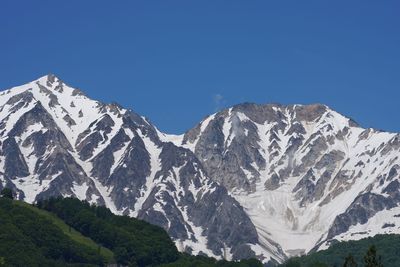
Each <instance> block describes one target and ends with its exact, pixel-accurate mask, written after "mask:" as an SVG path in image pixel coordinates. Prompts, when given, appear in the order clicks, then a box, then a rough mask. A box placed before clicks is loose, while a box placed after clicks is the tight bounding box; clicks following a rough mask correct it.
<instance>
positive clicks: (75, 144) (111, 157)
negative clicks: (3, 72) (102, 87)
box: [0, 75, 258, 259]
mask: <svg viewBox="0 0 400 267" xmlns="http://www.w3.org/2000/svg"><path fill="white" fill-rule="evenodd" d="M0 119H1V123H0V142H1V143H0V170H1V173H0V180H1V186H7V187H9V188H12V189H13V190H14V191H16V192H17V193H18V198H19V199H21V200H24V201H27V202H29V203H32V202H34V201H37V200H40V199H46V198H49V197H52V196H59V195H62V196H74V197H77V198H79V199H81V200H87V201H89V202H90V203H95V204H98V205H106V206H107V207H108V208H110V209H111V211H112V212H114V213H115V214H124V215H129V216H133V217H137V218H140V219H144V220H146V221H148V222H151V223H153V224H156V225H159V226H161V227H163V228H164V229H166V230H167V231H168V233H169V234H170V236H171V237H172V238H173V239H174V240H175V241H176V244H177V246H178V248H179V249H180V250H181V251H188V252H191V253H193V254H199V253H206V254H208V255H211V256H215V257H219V258H221V257H222V256H223V255H225V256H226V258H228V259H230V258H233V259H239V258H244V257H250V256H252V255H254V253H253V252H252V251H251V250H250V245H249V244H256V243H257V242H258V236H257V232H256V230H255V227H254V225H253V224H252V223H251V221H250V219H249V218H248V216H247V215H246V213H245V212H244V211H243V209H242V207H241V206H240V205H239V203H237V201H236V200H235V199H234V198H232V197H231V196H230V195H229V194H228V192H227V191H226V189H225V188H224V187H222V186H220V185H219V184H217V183H215V182H213V181H212V180H211V179H210V178H209V177H208V176H207V174H206V172H205V171H204V169H203V166H202V164H201V163H200V161H199V160H197V158H196V157H195V156H194V154H193V153H192V152H191V151H190V150H187V149H184V148H181V147H177V146H175V145H174V144H172V143H168V142H162V141H161V140H160V139H159V137H158V131H157V130H156V128H155V127H154V126H153V125H152V124H150V123H149V122H148V121H147V120H146V119H145V118H143V117H141V116H139V115H137V114H136V113H134V112H132V111H129V110H126V109H123V108H122V107H120V106H118V105H116V104H108V105H106V104H103V103H100V102H98V101H94V100H91V99H89V98H88V97H87V96H85V95H84V94H83V93H82V92H81V91H79V90H78V89H74V88H72V87H70V86H68V85H66V84H65V83H64V82H62V81H61V80H60V79H58V78H57V77H55V76H54V75H47V76H44V77H42V78H40V79H38V80H36V81H33V82H31V83H28V84H26V85H23V86H19V87H15V88H12V89H9V90H6V91H4V92H2V93H1V94H0ZM239 228H240V231H239V230H237V229H239Z"/></svg>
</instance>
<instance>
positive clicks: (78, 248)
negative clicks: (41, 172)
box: [0, 192, 262, 267]
mask: <svg viewBox="0 0 400 267" xmlns="http://www.w3.org/2000/svg"><path fill="white" fill-rule="evenodd" d="M2 195H3V197H1V198H0V266H38V267H39V266H106V265H107V264H112V263H117V264H120V265H121V266H165V267H173V266H182V267H185V266H188V267H189V266H199V267H201V266H216V267H217V266H218V267H219V266H220V267H228V266H229V267H230V266H232V267H260V266H262V265H261V263H260V262H259V261H257V260H255V259H249V260H242V261H240V262H228V261H217V260H215V259H213V258H208V257H203V256H190V255H188V254H185V253H179V252H178V251H177V249H176V247H175V245H174V243H173V242H172V240H171V239H170V238H169V236H168V234H167V233H166V232H165V231H164V230H163V229H162V228H160V227H157V226H154V225H151V224H149V223H146V222H144V221H141V220H137V219H134V218H130V217H127V216H117V215H114V214H112V213H111V212H110V210H108V209H107V208H105V207H98V206H95V205H90V204H89V203H87V202H82V201H80V200H78V199H73V198H57V199H49V200H45V201H41V202H38V203H37V204H36V205H30V204H27V203H24V202H21V201H16V200H12V197H10V195H8V194H6V193H4V192H3V194H2Z"/></svg>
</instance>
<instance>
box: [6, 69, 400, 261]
mask: <svg viewBox="0 0 400 267" xmlns="http://www.w3.org/2000/svg"><path fill="white" fill-rule="evenodd" d="M399 156H400V135H399V134H392V133H386V132H380V131H376V130H373V129H363V128H361V127H360V126H358V125H357V124H356V123H355V122H354V121H352V120H351V119H348V118H346V117H344V116H342V115H340V114H338V113H337V112H335V111H333V110H331V109H330V108H328V107H327V106H324V105H308V106H302V105H289V106H283V105H278V104H274V105H272V104H271V105H256V104H248V103H246V104H241V105H237V106H234V107H232V108H229V109H226V110H222V111H220V112H218V113H216V114H213V115H210V116H208V117H206V118H205V119H204V120H203V121H202V122H200V123H199V124H198V125H197V126H196V127H194V128H193V129H191V130H189V131H188V132H186V133H185V134H183V135H179V136H173V135H168V134H164V133H161V132H160V131H158V130H157V128H155V126H153V125H152V124H151V123H150V122H149V121H148V120H146V119H145V118H144V117H142V116H140V115H138V114H136V113H134V112H132V111H129V110H126V109H124V108H122V107H120V106H119V105H118V104H103V103H100V102H97V101H94V100H91V99H89V98H88V97H86V96H85V95H84V94H83V93H82V92H81V91H79V90H77V89H74V88H71V87H69V86H68V85H66V84H65V83H63V82H62V81H61V80H60V79H58V78H57V77H55V76H54V75H48V76H45V77H42V78H40V79H38V80H36V81H33V82H31V83H29V84H26V85H23V86H19V87H15V88H12V89H10V90H6V91H3V92H1V93H0V181H1V183H0V188H2V187H4V186H7V187H11V188H13V189H14V191H16V192H17V193H18V198H20V199H21V200H25V201H27V202H34V201H36V200H38V199H41V198H48V197H51V196H58V195H62V196H75V197H77V198H79V199H84V200H87V201H88V202H90V203H96V204H99V205H106V206H107V207H108V208H110V209H111V210H112V211H113V212H114V213H117V214H125V215H128V216H134V217H138V218H141V219H144V220H146V221H148V222H151V223H153V224H157V225H159V226H162V227H163V228H164V229H166V230H167V231H168V233H169V234H170V236H171V237H172V238H173V239H174V240H175V242H176V245H177V247H178V249H180V250H181V251H187V252H190V253H193V254H207V255H210V256H214V257H218V258H222V257H224V258H227V259H241V258H246V257H251V256H254V255H256V256H258V257H259V258H260V259H262V260H264V262H268V261H269V260H272V261H277V262H281V261H283V260H284V259H285V258H287V257H288V256H292V255H297V254H301V253H307V252H309V251H311V250H316V249H323V248H326V247H327V246H329V245H330V244H331V242H333V241H334V240H349V239H359V238H363V237H366V236H371V235H375V234H378V233H380V234H382V233H400V230H399V229H400V207H399V202H400V181H399V178H400V159H399Z"/></svg>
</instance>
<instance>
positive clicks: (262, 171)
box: [164, 104, 400, 259]
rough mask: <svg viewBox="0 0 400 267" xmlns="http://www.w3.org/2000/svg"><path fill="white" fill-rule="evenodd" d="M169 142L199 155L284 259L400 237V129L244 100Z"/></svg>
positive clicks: (322, 109) (320, 110)
mask: <svg viewBox="0 0 400 267" xmlns="http://www.w3.org/2000/svg"><path fill="white" fill-rule="evenodd" d="M164 139H170V140H172V141H174V142H175V143H176V144H177V145H180V146H182V147H185V148H188V149H190V150H192V151H193V152H194V153H195V154H196V156H197V157H198V159H199V160H200V161H201V162H202V164H203V166H204V168H205V170H206V172H207V173H208V174H209V175H210V177H211V178H212V179H214V180H215V181H218V182H219V183H221V184H222V185H224V186H225V187H226V188H227V189H228V190H229V191H230V192H231V194H232V195H233V196H234V197H235V198H236V200H238V201H239V203H240V204H241V205H242V206H243V207H244V209H245V211H246V213H247V214H248V215H249V216H250V219H251V220H252V222H253V223H254V225H255V226H256V229H257V232H258V235H259V241H260V246H261V247H264V248H270V251H272V252H273V254H274V256H276V258H277V259H279V258H280V257H282V256H291V255H297V254H301V253H307V252H309V251H311V250H313V249H323V248H326V247H327V246H329V244H330V243H331V242H332V241H333V240H334V239H336V240H349V239H361V238H364V237H366V236H371V235H375V234H378V233H400V207H399V202H400V191H399V189H400V183H399V179H400V176H399V172H400V158H399V156H400V135H399V134H393V133H386V132H380V131H376V130H373V129H363V128H361V127H360V126H359V125H357V124H356V123H355V122H354V121H352V120H351V119H349V118H346V117H344V116H342V115H340V114H338V113H337V112H335V111H333V110H331V109H330V108H329V107H327V106H324V105H308V106H302V105H289V106H283V105H256V104H242V105H237V106H234V107H232V108H229V109H226V110H223V111H221V112H218V113H216V114H213V115H211V116H208V117H206V118H205V119H204V120H203V121H202V122H201V123H200V124H199V125H197V126H196V127H195V128H193V129H191V130H190V131H188V132H187V133H185V134H184V135H181V136H165V137H164ZM279 248H281V249H282V251H283V253H284V255H280V250H279ZM261 252H262V251H260V253H261Z"/></svg>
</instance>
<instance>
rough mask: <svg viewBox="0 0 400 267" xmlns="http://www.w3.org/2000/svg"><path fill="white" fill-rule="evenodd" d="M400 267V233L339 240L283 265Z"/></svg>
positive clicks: (310, 266) (308, 266) (302, 266)
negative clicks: (323, 248)
mask: <svg viewBox="0 0 400 267" xmlns="http://www.w3.org/2000/svg"><path fill="white" fill-rule="evenodd" d="M342 266H343V267H383V266H384V267H399V266H400V235H376V236H374V237H368V238H365V239H361V240H358V241H347V242H337V243H336V244H334V245H332V246H330V247H329V248H328V249H327V250H322V251H318V252H314V253H311V254H309V255H306V256H302V257H298V258H292V259H290V260H288V261H287V262H286V263H285V264H282V265H281V267H342Z"/></svg>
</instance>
